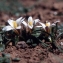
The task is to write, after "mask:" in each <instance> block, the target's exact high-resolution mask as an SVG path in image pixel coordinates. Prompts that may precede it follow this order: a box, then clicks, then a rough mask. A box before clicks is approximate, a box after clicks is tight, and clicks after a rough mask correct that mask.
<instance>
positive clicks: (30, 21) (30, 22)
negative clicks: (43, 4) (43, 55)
mask: <svg viewBox="0 0 63 63" xmlns="http://www.w3.org/2000/svg"><path fill="white" fill-rule="evenodd" d="M28 27H29V28H30V29H32V28H33V19H32V17H31V16H30V17H29V18H28Z"/></svg>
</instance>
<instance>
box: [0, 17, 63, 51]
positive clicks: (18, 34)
mask: <svg viewBox="0 0 63 63" xmlns="http://www.w3.org/2000/svg"><path fill="white" fill-rule="evenodd" d="M59 22H60V20H57V21H55V22H54V23H50V22H49V21H46V23H42V22H41V21H40V20H39V19H33V18H32V17H31V16H30V17H29V18H28V20H27V21H25V18H23V17H20V18H18V19H16V20H13V19H9V20H8V21H7V23H8V25H6V26H4V27H3V28H2V31H1V33H0V35H1V39H2V40H1V43H0V44H1V45H4V46H5V48H6V47H7V46H8V45H9V43H11V44H12V45H13V46H16V44H17V43H18V42H19V41H25V42H26V43H27V44H28V45H29V46H30V47H35V46H37V45H39V44H40V45H41V46H42V47H44V48H49V50H53V49H58V51H60V52H63V50H62V48H61V45H62V44H61V43H60V44H58V39H59V38H61V36H62V34H63V26H62V24H60V25H59Z"/></svg>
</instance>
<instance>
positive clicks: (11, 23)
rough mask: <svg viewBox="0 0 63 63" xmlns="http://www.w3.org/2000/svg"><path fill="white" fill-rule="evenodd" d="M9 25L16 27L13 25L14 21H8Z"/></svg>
mask: <svg viewBox="0 0 63 63" xmlns="http://www.w3.org/2000/svg"><path fill="white" fill-rule="evenodd" d="M8 23H9V24H10V26H12V27H14V25H13V20H11V19H9V20H8Z"/></svg>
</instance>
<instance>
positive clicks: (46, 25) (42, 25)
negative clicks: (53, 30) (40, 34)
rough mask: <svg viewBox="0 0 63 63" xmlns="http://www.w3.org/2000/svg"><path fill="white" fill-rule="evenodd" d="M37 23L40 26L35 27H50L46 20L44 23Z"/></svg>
mask: <svg viewBox="0 0 63 63" xmlns="http://www.w3.org/2000/svg"><path fill="white" fill-rule="evenodd" d="M39 24H40V25H41V26H36V27H42V28H43V29H45V28H46V27H50V25H51V24H50V22H47V21H46V24H44V23H42V22H39Z"/></svg>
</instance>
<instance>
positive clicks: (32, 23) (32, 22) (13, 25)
mask: <svg viewBox="0 0 63 63" xmlns="http://www.w3.org/2000/svg"><path fill="white" fill-rule="evenodd" d="M7 22H8V24H9V25H7V26H5V27H4V28H3V29H2V30H3V31H10V30H15V31H16V30H17V29H21V28H22V25H21V24H23V25H24V26H25V27H28V29H30V30H32V29H33V28H34V27H36V28H42V29H43V30H45V31H46V32H48V33H50V32H51V31H50V29H51V27H52V26H55V25H56V23H57V22H60V21H56V22H54V23H53V24H51V23H50V22H48V21H46V23H42V22H41V21H40V20H39V19H33V18H32V17H31V16H30V17H29V18H28V21H27V22H26V21H25V18H23V17H20V18H18V19H17V20H12V19H9V20H8V21H7ZM37 23H38V24H39V25H36V24H37Z"/></svg>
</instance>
